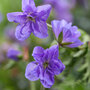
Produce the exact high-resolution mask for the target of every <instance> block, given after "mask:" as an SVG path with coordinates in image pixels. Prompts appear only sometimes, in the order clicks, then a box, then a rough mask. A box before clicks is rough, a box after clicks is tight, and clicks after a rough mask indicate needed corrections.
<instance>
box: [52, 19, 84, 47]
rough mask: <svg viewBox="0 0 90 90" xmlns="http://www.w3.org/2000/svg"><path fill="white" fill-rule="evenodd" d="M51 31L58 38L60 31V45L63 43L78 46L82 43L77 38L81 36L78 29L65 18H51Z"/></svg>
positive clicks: (68, 45)
mask: <svg viewBox="0 0 90 90" xmlns="http://www.w3.org/2000/svg"><path fill="white" fill-rule="evenodd" d="M51 24H52V29H53V32H54V34H55V36H56V39H57V40H58V38H59V35H60V34H61V32H62V36H63V38H62V42H61V43H59V44H60V45H65V46H67V47H70V48H74V47H78V46H80V45H82V44H83V43H82V42H81V41H80V40H79V37H80V36H81V33H80V31H78V28H77V26H72V23H67V22H66V21H65V20H61V21H59V20H53V21H52V22H51Z"/></svg>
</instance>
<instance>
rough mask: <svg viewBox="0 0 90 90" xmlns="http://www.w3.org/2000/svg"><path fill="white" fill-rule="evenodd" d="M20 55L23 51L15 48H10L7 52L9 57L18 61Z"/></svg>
mask: <svg viewBox="0 0 90 90" xmlns="http://www.w3.org/2000/svg"><path fill="white" fill-rule="evenodd" d="M19 55H21V52H20V51H18V50H15V49H13V48H10V49H8V52H7V57H8V58H10V59H13V60H15V61H17V60H18V56H19Z"/></svg>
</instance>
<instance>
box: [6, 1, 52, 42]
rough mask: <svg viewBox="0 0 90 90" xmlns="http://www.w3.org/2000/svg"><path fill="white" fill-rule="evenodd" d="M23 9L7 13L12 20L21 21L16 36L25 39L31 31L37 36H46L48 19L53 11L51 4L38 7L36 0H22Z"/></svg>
mask: <svg viewBox="0 0 90 90" xmlns="http://www.w3.org/2000/svg"><path fill="white" fill-rule="evenodd" d="M22 11H23V12H13V13H8V14H7V18H8V20H9V21H10V22H15V23H19V25H18V26H17V28H16V33H15V35H16V38H17V39H18V40H21V41H23V40H25V39H27V38H28V37H29V36H30V34H31V33H33V34H34V35H35V36H36V37H39V38H46V37H47V36H48V33H47V24H46V20H47V18H48V16H49V13H50V11H51V6H50V5H43V6H38V7H36V6H35V3H34V0H22Z"/></svg>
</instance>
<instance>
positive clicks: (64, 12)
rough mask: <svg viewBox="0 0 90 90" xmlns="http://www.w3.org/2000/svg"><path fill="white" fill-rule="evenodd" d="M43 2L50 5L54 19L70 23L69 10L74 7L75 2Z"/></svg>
mask: <svg viewBox="0 0 90 90" xmlns="http://www.w3.org/2000/svg"><path fill="white" fill-rule="evenodd" d="M44 2H45V3H49V4H51V5H52V7H53V9H54V13H55V16H56V19H60V20H61V19H65V20H66V21H68V22H70V21H72V18H73V17H72V14H71V9H72V8H73V7H74V6H75V2H76V0H70V1H69V0H44Z"/></svg>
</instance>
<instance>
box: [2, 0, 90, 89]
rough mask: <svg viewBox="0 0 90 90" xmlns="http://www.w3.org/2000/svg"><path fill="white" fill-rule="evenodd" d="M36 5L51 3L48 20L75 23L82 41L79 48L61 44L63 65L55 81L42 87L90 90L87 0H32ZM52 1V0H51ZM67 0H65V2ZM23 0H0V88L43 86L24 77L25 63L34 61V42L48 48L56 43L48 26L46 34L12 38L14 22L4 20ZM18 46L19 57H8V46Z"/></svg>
mask: <svg viewBox="0 0 90 90" xmlns="http://www.w3.org/2000/svg"><path fill="white" fill-rule="evenodd" d="M34 1H35V3H36V5H37V6H38V5H42V4H46V3H50V4H51V5H52V7H53V9H52V11H51V14H50V16H49V18H48V20H47V23H49V24H50V22H51V21H52V20H53V19H59V20H61V19H65V20H67V21H68V22H72V23H73V25H76V26H78V28H79V30H80V32H81V34H82V35H81V37H80V39H81V41H82V42H84V45H83V46H81V47H78V48H74V49H69V48H60V55H59V56H60V57H59V58H60V59H61V60H62V62H63V63H64V64H65V66H66V69H65V70H64V71H63V73H62V74H60V75H58V76H57V77H56V78H55V84H54V85H53V86H52V88H50V89H45V90H90V0H60V4H58V5H57V3H55V2H53V3H51V2H50V1H51V0H34ZM52 1H54V0H52ZM66 1H67V2H66ZM21 2H22V0H0V90H42V88H41V83H40V81H39V80H38V81H35V82H30V81H28V80H27V79H26V78H25V68H26V65H27V64H28V63H29V62H30V61H33V60H34V59H33V57H32V55H31V54H32V51H33V48H34V47H35V46H42V47H43V48H49V47H50V46H51V45H54V44H55V40H54V36H53V33H52V31H51V30H50V28H48V33H49V37H48V38H46V39H39V38H37V37H35V36H34V35H31V36H30V38H29V39H27V40H26V41H24V42H20V41H18V40H17V39H16V38H15V28H16V26H17V24H15V23H10V22H9V21H8V20H7V16H6V15H7V13H9V12H17V11H19V12H20V11H22V10H21V6H22V5H21ZM11 47H12V48H14V49H18V50H19V51H21V53H22V56H23V57H21V58H20V59H19V60H18V61H15V60H10V59H8V58H7V51H8V49H9V48H11Z"/></svg>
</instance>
